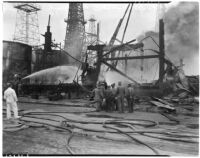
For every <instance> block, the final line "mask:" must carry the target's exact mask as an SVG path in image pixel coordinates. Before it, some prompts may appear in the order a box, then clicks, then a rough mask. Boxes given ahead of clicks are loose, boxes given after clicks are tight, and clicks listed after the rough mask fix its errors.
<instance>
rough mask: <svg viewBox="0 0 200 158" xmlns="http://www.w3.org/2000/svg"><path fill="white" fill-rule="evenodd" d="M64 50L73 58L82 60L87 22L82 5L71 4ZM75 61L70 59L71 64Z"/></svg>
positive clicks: (66, 20)
mask: <svg viewBox="0 0 200 158" xmlns="http://www.w3.org/2000/svg"><path fill="white" fill-rule="evenodd" d="M65 22H66V23H67V28H66V36H65V45H64V49H65V51H67V52H68V53H69V54H71V55H72V56H73V57H75V58H77V59H79V60H81V59H82V52H83V47H84V40H85V23H86V22H85V21H84V12H83V4H82V3H69V12H68V19H65ZM73 62H74V60H73V59H72V58H69V63H73Z"/></svg>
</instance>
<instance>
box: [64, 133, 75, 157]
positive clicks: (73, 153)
mask: <svg viewBox="0 0 200 158" xmlns="http://www.w3.org/2000/svg"><path fill="white" fill-rule="evenodd" d="M73 136H74V133H73V132H72V133H71V135H70V136H69V137H68V138H67V145H66V148H67V150H68V151H69V153H70V154H71V155H75V152H74V151H73V150H72V149H71V147H70V145H69V143H70V140H71V139H72V137H73Z"/></svg>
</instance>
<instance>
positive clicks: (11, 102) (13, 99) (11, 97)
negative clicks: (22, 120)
mask: <svg viewBox="0 0 200 158" xmlns="http://www.w3.org/2000/svg"><path fill="white" fill-rule="evenodd" d="M7 87H8V88H7V89H6V90H5V92H4V99H5V100H6V107H7V119H10V118H11V110H12V111H13V113H14V118H15V119H17V118H19V116H18V107H17V101H18V99H17V95H16V93H15V90H14V89H12V85H11V83H7Z"/></svg>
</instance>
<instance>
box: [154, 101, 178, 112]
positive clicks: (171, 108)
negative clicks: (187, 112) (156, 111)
mask: <svg viewBox="0 0 200 158" xmlns="http://www.w3.org/2000/svg"><path fill="white" fill-rule="evenodd" d="M150 102H151V103H152V104H153V105H156V106H157V107H162V108H166V109H170V110H175V108H174V107H171V106H169V105H166V104H163V103H161V102H158V101H150Z"/></svg>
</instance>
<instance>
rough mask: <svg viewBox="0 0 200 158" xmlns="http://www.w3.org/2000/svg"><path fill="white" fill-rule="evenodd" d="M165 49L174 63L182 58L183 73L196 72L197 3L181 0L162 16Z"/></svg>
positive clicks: (197, 46) (197, 38) (197, 47)
mask: <svg viewBox="0 0 200 158" xmlns="http://www.w3.org/2000/svg"><path fill="white" fill-rule="evenodd" d="M164 22H165V50H166V54H167V55H168V56H169V58H170V59H173V61H174V62H175V64H176V65H178V61H179V59H180V58H182V59H183V61H184V63H185V66H184V70H185V73H186V74H188V75H195V74H198V72H199V70H198V63H199V60H198V57H199V55H198V52H199V4H198V2H181V3H179V4H178V5H177V6H175V7H172V8H170V9H169V10H168V11H167V13H166V14H165V17H164Z"/></svg>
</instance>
